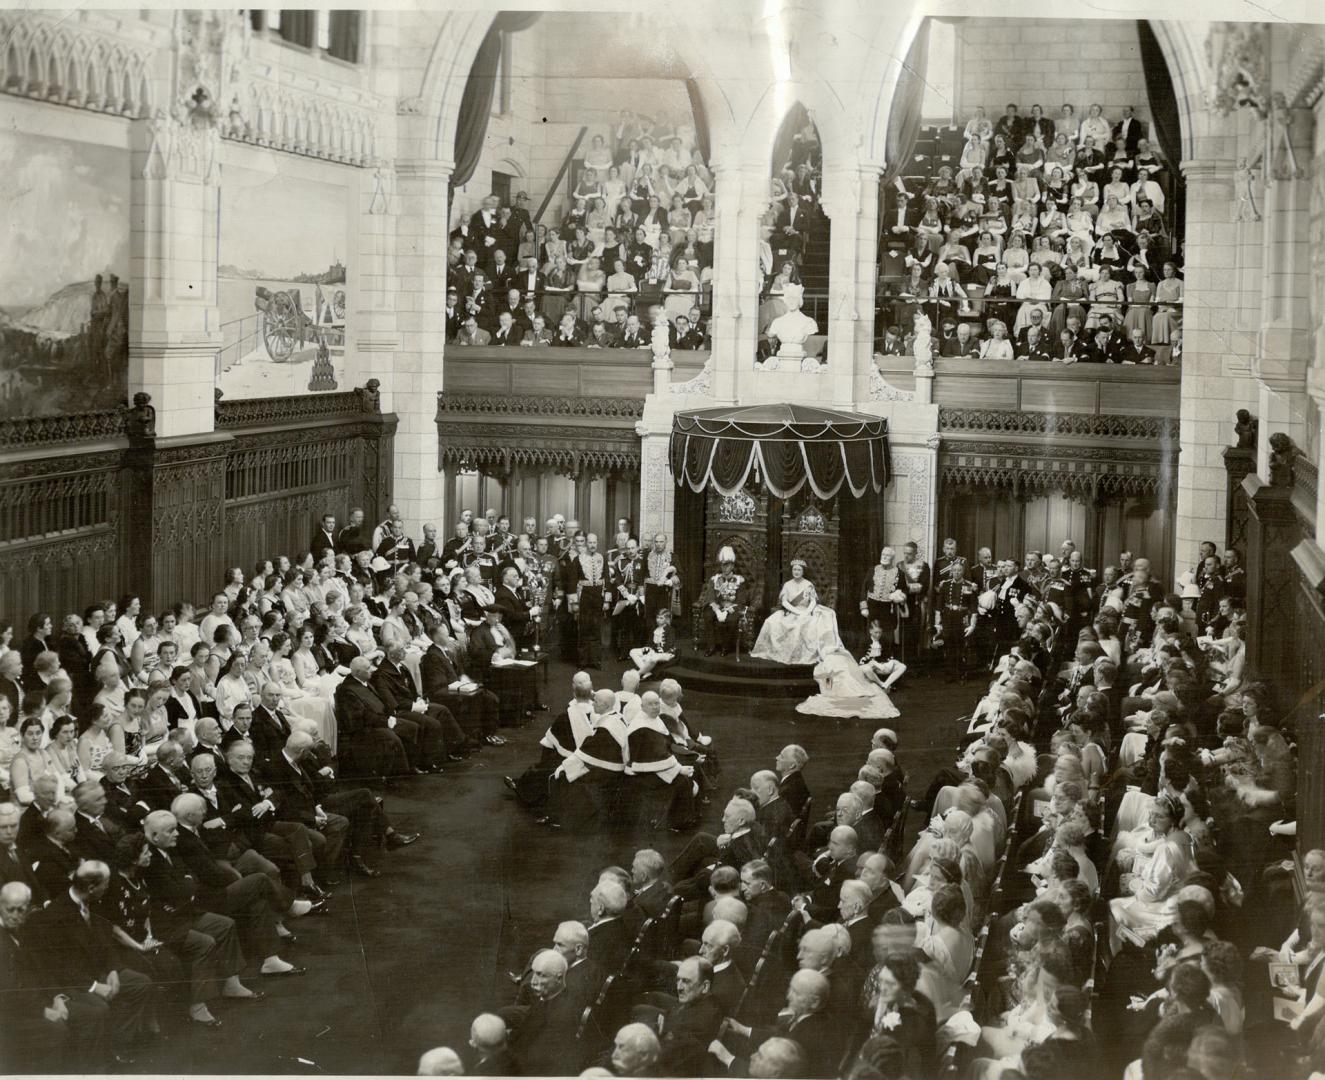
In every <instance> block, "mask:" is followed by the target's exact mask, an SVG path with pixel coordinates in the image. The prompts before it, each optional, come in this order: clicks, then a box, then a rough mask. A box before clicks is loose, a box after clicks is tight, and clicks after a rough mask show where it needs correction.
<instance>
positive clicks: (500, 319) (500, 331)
mask: <svg viewBox="0 0 1325 1080" xmlns="http://www.w3.org/2000/svg"><path fill="white" fill-rule="evenodd" d="M523 338H524V330H523V329H521V327H520V324H519V323H517V322H516V321H515V315H514V314H513V313H512V312H510V311H503V312H501V314H499V315H498V316H497V329H496V330H494V331H493V334H492V344H493V345H519V344H520V342H521V340H522V339H523Z"/></svg>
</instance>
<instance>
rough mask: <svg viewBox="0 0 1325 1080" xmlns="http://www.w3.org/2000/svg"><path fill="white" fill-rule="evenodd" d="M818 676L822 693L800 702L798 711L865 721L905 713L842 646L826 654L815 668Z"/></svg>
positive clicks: (816, 679) (886, 718) (812, 714)
mask: <svg viewBox="0 0 1325 1080" xmlns="http://www.w3.org/2000/svg"><path fill="white" fill-rule="evenodd" d="M814 679H815V682H817V683H818V684H819V692H818V693H817V694H815V695H814V696H813V697H810V698H806V699H805V700H804V701H802V702H801V703H800V704H799V705H797V706H796V711H797V712H798V713H804V714H805V715H807V716H843V717H860V718H861V719H863V720H891V719H892V718H893V717H894V716H900V715H901V713H900V712H898V711H897V707H896V706H895V705H894V704H893V703H892V698H890V697H889V696H888V692H887V691H886V690H884V688H883V687H882V686H880V685H879V684H878V683H877V682H875V681H873V680H872V679H871V678H870V677H869V676H868V675H867V674H866V673H865V670H864V669H863V668H862V667H861V666H860V665H859V664H858V663H856V658H855V657H854V656H852V655H851V653H850V652H848V651H847V650H846V649H845V648H843V647H842V646H838V647H837V648H835V649H833V650H832V651H831V652H826V653H825V654H824V658H823V659H822V660H820V661H819V663H818V665H817V666H816V667H815V669H814Z"/></svg>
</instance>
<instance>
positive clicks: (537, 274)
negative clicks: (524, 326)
mask: <svg viewBox="0 0 1325 1080" xmlns="http://www.w3.org/2000/svg"><path fill="white" fill-rule="evenodd" d="M543 284H544V282H543V274H542V272H541V271H540V270H539V269H538V257H537V256H535V255H530V256H528V257H527V258H526V259H525V260H524V265H523V266H521V267H520V271H519V273H517V274H516V275H515V276H514V277H512V278H511V288H512V289H519V290H520V296H521V298H522V299H523V300H524V301H525V302H528V301H530V300H533V301H534V303H535V305H537V304H538V302H539V300H540V299H541V298H542V296H543Z"/></svg>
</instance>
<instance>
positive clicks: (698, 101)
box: [686, 79, 709, 161]
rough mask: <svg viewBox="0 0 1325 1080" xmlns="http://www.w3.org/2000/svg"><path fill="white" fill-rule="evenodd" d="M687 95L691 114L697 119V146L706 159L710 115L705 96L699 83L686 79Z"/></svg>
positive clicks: (707, 154)
mask: <svg viewBox="0 0 1325 1080" xmlns="http://www.w3.org/2000/svg"><path fill="white" fill-rule="evenodd" d="M686 95H687V96H688V97H689V98H690V115H691V116H692V117H693V118H694V121H695V146H696V148H697V149H698V150H699V152H700V153H701V154H703V155H704V160H705V161H708V159H709V117H708V113H707V112H706V111H705V110H704V97H703V95H702V94H701V93H700V92H699V83H697V82H695V80H694V79H686Z"/></svg>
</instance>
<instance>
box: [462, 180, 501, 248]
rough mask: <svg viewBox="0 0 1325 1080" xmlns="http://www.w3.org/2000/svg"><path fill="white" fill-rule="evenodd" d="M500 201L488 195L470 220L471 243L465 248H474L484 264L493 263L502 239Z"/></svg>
mask: <svg viewBox="0 0 1325 1080" xmlns="http://www.w3.org/2000/svg"><path fill="white" fill-rule="evenodd" d="M499 204H500V200H499V199H498V198H497V196H496V195H488V196H487V197H485V198H484V200H483V202H482V204H481V205H480V206H479V208H478V209H477V210H475V211H474V213H473V214H472V215H470V218H469V241H468V242H467V243H466V244H465V247H466V248H467V249H468V248H473V249H474V250H475V251H477V252H478V254H479V258H481V259H482V260H483V261H484V262H491V261H492V258H493V253H494V252H495V251H496V250H497V247H498V244H499V242H500V239H501V218H500V215H499V214H498V206H499Z"/></svg>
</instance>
